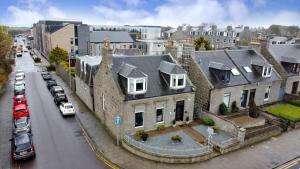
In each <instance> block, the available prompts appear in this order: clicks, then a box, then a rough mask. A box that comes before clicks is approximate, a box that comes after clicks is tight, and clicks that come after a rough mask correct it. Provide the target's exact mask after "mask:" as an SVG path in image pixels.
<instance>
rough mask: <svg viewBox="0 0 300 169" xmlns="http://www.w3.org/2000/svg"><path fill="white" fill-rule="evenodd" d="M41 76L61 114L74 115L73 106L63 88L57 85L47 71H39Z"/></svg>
mask: <svg viewBox="0 0 300 169" xmlns="http://www.w3.org/2000/svg"><path fill="white" fill-rule="evenodd" d="M41 75H42V78H43V79H44V80H45V81H46V85H47V88H48V90H49V91H50V93H51V95H52V96H53V101H54V103H55V104H56V106H58V108H59V111H60V112H61V114H62V115H63V116H67V115H75V108H74V106H73V104H72V103H71V102H69V101H68V98H67V96H66V94H65V91H64V89H63V88H62V87H61V86H59V85H58V84H57V83H56V81H55V80H54V79H52V76H51V74H50V73H49V72H47V71H43V72H41Z"/></svg>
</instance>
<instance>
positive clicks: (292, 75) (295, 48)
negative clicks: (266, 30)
mask: <svg viewBox="0 0 300 169" xmlns="http://www.w3.org/2000/svg"><path fill="white" fill-rule="evenodd" d="M262 54H263V55H264V57H265V58H266V59H267V60H268V61H269V62H271V63H272V64H273V65H274V67H275V69H276V70H277V71H278V72H279V73H280V75H281V77H282V78H283V80H284V85H283V92H284V93H288V94H298V93H299V92H300V87H299V83H300V42H299V39H296V40H295V44H271V42H269V43H266V42H265V43H263V44H262Z"/></svg>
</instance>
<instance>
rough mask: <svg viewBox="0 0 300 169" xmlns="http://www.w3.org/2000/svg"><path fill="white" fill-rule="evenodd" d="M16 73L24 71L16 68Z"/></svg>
mask: <svg viewBox="0 0 300 169" xmlns="http://www.w3.org/2000/svg"><path fill="white" fill-rule="evenodd" d="M16 73H17V74H18V73H24V71H23V70H21V69H18V70H17V71H16Z"/></svg>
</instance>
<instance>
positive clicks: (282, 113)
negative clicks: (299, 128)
mask: <svg viewBox="0 0 300 169" xmlns="http://www.w3.org/2000/svg"><path fill="white" fill-rule="evenodd" d="M265 111H267V112H269V113H271V114H273V115H275V116H278V117H282V118H284V119H286V120H290V121H293V122H297V121H300V107H298V106H294V105H291V104H287V103H282V104H276V105H273V106H270V107H267V108H266V109H265Z"/></svg>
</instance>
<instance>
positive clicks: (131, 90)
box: [127, 78, 147, 94]
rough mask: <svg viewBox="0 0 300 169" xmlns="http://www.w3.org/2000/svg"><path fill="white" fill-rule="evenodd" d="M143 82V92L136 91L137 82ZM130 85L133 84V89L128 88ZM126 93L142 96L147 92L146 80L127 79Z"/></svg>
mask: <svg viewBox="0 0 300 169" xmlns="http://www.w3.org/2000/svg"><path fill="white" fill-rule="evenodd" d="M140 80H142V81H143V90H141V91H136V83H137V81H140ZM130 84H133V88H131V87H130ZM127 89H128V90H127V92H128V93H129V94H143V93H146V91H147V78H128V80H127Z"/></svg>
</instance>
